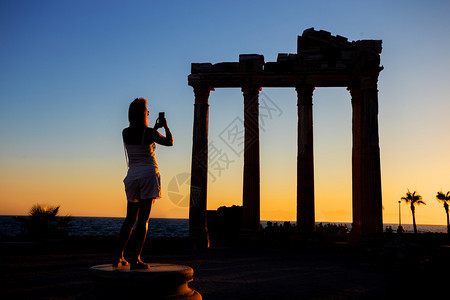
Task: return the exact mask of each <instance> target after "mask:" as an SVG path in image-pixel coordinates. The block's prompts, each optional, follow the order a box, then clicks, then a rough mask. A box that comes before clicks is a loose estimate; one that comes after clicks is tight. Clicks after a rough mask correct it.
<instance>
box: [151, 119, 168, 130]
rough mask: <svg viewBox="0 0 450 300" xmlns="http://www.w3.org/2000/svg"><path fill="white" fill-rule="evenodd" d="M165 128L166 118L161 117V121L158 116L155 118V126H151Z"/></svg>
mask: <svg viewBox="0 0 450 300" xmlns="http://www.w3.org/2000/svg"><path fill="white" fill-rule="evenodd" d="M162 127H164V128H167V120H166V119H162V121H161V120H160V119H159V118H158V119H156V122H155V126H154V127H153V128H155V129H158V128H162Z"/></svg>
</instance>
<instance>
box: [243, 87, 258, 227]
mask: <svg viewBox="0 0 450 300" xmlns="http://www.w3.org/2000/svg"><path fill="white" fill-rule="evenodd" d="M259 91H260V88H259V87H255V86H245V87H243V88H242V92H243V94H244V129H245V133H244V134H245V143H244V184H243V211H242V215H243V216H242V217H243V219H242V231H243V233H244V234H255V233H256V232H257V231H258V230H259V227H260V174H259Z"/></svg>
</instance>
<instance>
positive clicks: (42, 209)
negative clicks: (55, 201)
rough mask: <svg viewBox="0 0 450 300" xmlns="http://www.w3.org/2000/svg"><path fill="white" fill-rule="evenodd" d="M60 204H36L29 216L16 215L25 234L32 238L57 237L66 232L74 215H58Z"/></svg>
mask: <svg viewBox="0 0 450 300" xmlns="http://www.w3.org/2000/svg"><path fill="white" fill-rule="evenodd" d="M59 207H60V206H43V205H40V204H35V205H33V206H32V207H31V209H30V212H29V216H28V217H19V216H16V217H15V219H16V220H17V221H19V222H20V223H21V224H20V225H21V227H22V231H23V233H24V235H26V236H28V237H31V238H42V237H56V236H61V235H64V234H65V233H66V231H65V226H67V225H68V223H69V222H70V221H71V220H72V217H70V216H65V217H58V216H57V215H58V212H59Z"/></svg>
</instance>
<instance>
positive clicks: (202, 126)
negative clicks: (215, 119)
mask: <svg viewBox="0 0 450 300" xmlns="http://www.w3.org/2000/svg"><path fill="white" fill-rule="evenodd" d="M210 90H211V88H210V87H208V86H194V93H195V104H194V133H193V139H192V166H191V194H190V206H189V235H190V238H191V240H192V242H193V244H194V247H196V248H208V247H209V236H208V229H207V226H206V200H207V182H208V110H209V105H208V97H209V92H210Z"/></svg>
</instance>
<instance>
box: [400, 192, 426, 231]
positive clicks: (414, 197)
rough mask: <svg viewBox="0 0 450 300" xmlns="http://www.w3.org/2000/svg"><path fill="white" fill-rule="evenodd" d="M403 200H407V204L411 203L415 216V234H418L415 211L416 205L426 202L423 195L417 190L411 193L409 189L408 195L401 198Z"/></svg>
mask: <svg viewBox="0 0 450 300" xmlns="http://www.w3.org/2000/svg"><path fill="white" fill-rule="evenodd" d="M401 199H402V200H403V201H405V202H406V204H410V205H411V212H412V217H413V226H414V234H417V226H416V213H415V205H420V204H425V205H426V203H425V202H424V201H422V196H421V195H419V194H416V191H414V192H413V193H411V192H410V191H409V189H408V192H407V193H406V197H402V198H401Z"/></svg>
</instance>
